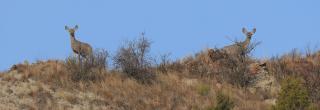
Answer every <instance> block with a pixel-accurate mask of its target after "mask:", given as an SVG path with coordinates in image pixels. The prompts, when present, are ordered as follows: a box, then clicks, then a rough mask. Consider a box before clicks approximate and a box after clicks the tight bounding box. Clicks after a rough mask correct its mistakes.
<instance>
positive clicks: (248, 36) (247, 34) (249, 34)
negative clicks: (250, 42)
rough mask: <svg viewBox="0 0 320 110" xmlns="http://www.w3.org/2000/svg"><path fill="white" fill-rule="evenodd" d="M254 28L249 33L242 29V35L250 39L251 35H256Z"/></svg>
mask: <svg viewBox="0 0 320 110" xmlns="http://www.w3.org/2000/svg"><path fill="white" fill-rule="evenodd" d="M256 30H257V29H256V28H253V29H252V31H251V32H248V31H247V29H246V28H242V33H243V34H244V35H246V37H247V39H251V37H252V35H253V34H254V33H256Z"/></svg>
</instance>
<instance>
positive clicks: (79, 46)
mask: <svg viewBox="0 0 320 110" xmlns="http://www.w3.org/2000/svg"><path fill="white" fill-rule="evenodd" d="M65 29H66V30H67V31H68V32H69V34H70V39H71V48H72V51H73V52H74V53H76V54H78V58H79V61H80V56H81V57H84V58H88V57H90V56H91V55H92V47H91V46H90V45H89V44H87V43H84V42H80V41H79V40H77V39H76V38H75V32H76V30H78V25H76V26H75V27H74V28H69V27H68V26H65Z"/></svg>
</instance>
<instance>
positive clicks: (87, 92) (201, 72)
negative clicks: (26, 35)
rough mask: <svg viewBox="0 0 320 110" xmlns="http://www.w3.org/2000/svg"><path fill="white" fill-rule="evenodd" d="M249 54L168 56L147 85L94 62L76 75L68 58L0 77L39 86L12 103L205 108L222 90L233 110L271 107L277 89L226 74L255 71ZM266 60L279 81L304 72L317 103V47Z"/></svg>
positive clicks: (33, 106)
mask: <svg viewBox="0 0 320 110" xmlns="http://www.w3.org/2000/svg"><path fill="white" fill-rule="evenodd" d="M247 58H248V59H246V62H242V63H241V62H236V65H229V64H223V63H225V61H229V60H230V59H224V60H221V61H216V62H212V61H210V57H209V56H208V54H207V53H206V51H203V52H200V53H199V54H197V55H195V56H190V57H187V58H185V59H182V60H178V61H167V60H163V61H166V62H165V64H162V65H161V67H160V66H159V67H160V69H159V68H158V67H153V68H150V69H155V72H156V73H155V74H156V77H154V78H155V79H154V80H152V81H153V83H152V84H147V85H146V84H143V83H140V81H139V79H135V78H131V77H130V76H128V75H126V74H123V73H122V72H121V71H117V70H110V71H107V70H106V68H103V69H101V68H95V67H96V66H93V67H92V68H91V69H90V71H89V72H90V74H91V75H93V76H94V77H98V78H99V79H95V78H93V79H90V80H74V79H73V77H74V75H77V72H71V71H70V67H68V66H66V65H68V62H66V61H68V60H66V61H59V60H49V61H38V62H36V63H32V64H30V63H24V64H17V65H15V66H13V67H12V69H11V70H10V71H8V72H5V74H1V76H0V77H1V79H2V80H1V81H5V83H17V84H20V83H22V82H23V83H27V84H29V83H31V82H32V81H34V82H36V83H37V85H38V87H39V88H38V89H35V90H34V91H32V92H31V93H30V94H22V95H21V96H19V98H20V99H28V98H30V97H31V98H30V100H31V102H32V103H16V104H17V106H20V108H27V109H97V110H99V109H120V110H121V109H123V110H126V109H133V110H141V109H147V110H153V109H160V110H168V109H169V110H170V109H174V110H185V109H192V110H204V109H209V108H212V107H214V106H215V103H216V93H217V92H218V91H222V92H223V93H224V94H226V95H227V96H229V97H230V99H231V100H233V101H234V104H235V107H234V109H235V110H269V109H270V107H271V105H272V101H270V100H271V99H273V98H276V97H277V96H276V95H274V94H272V95H271V93H266V92H265V91H257V92H256V93H251V92H249V91H248V89H247V87H242V86H238V85H237V83H239V82H230V81H232V80H235V79H237V78H233V79H228V77H231V76H230V75H232V74H237V75H252V74H254V75H255V74H258V70H259V69H257V68H258V67H257V66H253V67H251V66H249V67H248V65H250V64H252V63H256V62H258V61H259V60H256V59H252V58H250V57H247ZM265 62H267V69H268V71H269V74H271V75H272V76H275V77H276V78H277V81H280V80H282V78H284V77H288V76H291V75H298V76H301V77H303V78H304V79H305V80H304V82H305V86H306V87H307V88H308V92H309V93H310V97H311V98H312V102H313V103H314V104H313V106H315V107H318V105H319V102H320V101H319V99H320V91H319V90H320V88H319V87H320V82H319V79H320V75H319V72H320V69H319V68H320V63H319V62H320V54H319V53H312V54H310V55H308V56H307V55H301V54H300V55H299V54H297V53H290V54H288V55H284V56H282V57H278V58H273V59H270V60H266V61H265ZM75 64H76V63H75ZM76 68H78V67H77V66H75V67H71V69H76ZM233 70H236V71H233ZM162 73H165V74H162ZM251 73H252V74H251ZM228 74H229V76H228ZM224 75H227V76H224ZM254 75H252V76H253V77H255V76H254ZM239 77H240V76H239ZM250 77H251V76H250ZM240 79H241V78H240ZM37 85H35V86H37ZM248 87H250V86H248ZM13 93H15V90H13ZM0 95H1V94H0ZM269 99H270V100H269ZM15 100H17V99H15ZM55 106H57V107H55ZM0 107H1V104H0Z"/></svg>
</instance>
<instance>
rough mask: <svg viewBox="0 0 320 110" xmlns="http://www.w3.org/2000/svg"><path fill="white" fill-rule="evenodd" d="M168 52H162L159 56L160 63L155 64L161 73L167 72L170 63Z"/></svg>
mask: <svg viewBox="0 0 320 110" xmlns="http://www.w3.org/2000/svg"><path fill="white" fill-rule="evenodd" d="M169 56H170V54H163V55H161V56H160V63H159V64H158V65H157V69H158V70H159V71H160V72H161V73H165V74H167V73H168V71H169V69H170V68H169V66H170V64H171V62H170V59H169Z"/></svg>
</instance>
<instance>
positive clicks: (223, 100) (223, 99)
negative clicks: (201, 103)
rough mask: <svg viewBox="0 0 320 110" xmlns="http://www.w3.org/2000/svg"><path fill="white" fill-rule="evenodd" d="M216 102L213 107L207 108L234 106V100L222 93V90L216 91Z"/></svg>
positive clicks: (221, 109)
mask: <svg viewBox="0 0 320 110" xmlns="http://www.w3.org/2000/svg"><path fill="white" fill-rule="evenodd" d="M216 98H217V104H216V105H215V107H214V108H209V110H231V109H233V107H234V102H233V101H232V100H231V99H230V98H229V96H226V95H224V94H223V93H222V92H218V93H217V97H216Z"/></svg>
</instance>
